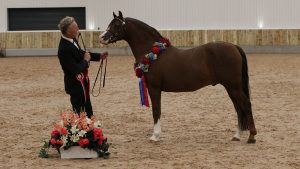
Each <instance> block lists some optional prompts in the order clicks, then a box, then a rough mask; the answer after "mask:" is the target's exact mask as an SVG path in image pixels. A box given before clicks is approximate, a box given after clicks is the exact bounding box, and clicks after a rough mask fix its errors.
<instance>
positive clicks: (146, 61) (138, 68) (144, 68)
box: [135, 38, 171, 78]
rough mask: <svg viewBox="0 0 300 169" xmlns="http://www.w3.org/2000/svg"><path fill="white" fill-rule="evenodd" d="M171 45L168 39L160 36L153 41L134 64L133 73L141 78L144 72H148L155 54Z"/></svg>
mask: <svg viewBox="0 0 300 169" xmlns="http://www.w3.org/2000/svg"><path fill="white" fill-rule="evenodd" d="M170 45H171V43H170V41H169V40H168V39H166V38H160V40H159V41H158V42H155V43H154V44H153V45H152V47H151V51H150V52H149V53H147V54H146V55H144V56H143V58H142V61H141V63H138V64H137V65H135V74H136V76H137V77H138V78H141V77H142V76H143V74H144V72H148V69H149V67H150V65H151V63H152V62H153V61H154V60H156V59H157V56H158V55H159V54H160V53H161V52H162V51H164V50H165V49H166V48H167V47H169V46H170Z"/></svg>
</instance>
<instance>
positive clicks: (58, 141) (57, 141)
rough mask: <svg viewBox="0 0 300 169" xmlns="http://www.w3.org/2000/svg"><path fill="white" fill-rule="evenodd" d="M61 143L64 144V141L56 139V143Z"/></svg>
mask: <svg viewBox="0 0 300 169" xmlns="http://www.w3.org/2000/svg"><path fill="white" fill-rule="evenodd" d="M63 144H64V142H63V141H62V140H56V145H59V146H61V145H63Z"/></svg>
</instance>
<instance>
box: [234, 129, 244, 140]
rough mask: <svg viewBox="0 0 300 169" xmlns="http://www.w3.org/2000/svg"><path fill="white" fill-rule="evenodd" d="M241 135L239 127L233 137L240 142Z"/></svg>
mask: <svg viewBox="0 0 300 169" xmlns="http://www.w3.org/2000/svg"><path fill="white" fill-rule="evenodd" d="M241 134H242V131H241V130H240V128H239V127H237V130H236V132H235V134H234V136H233V138H235V139H237V140H240V139H241Z"/></svg>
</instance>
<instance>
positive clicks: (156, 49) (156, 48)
mask: <svg viewBox="0 0 300 169" xmlns="http://www.w3.org/2000/svg"><path fill="white" fill-rule="evenodd" d="M152 53H154V54H158V53H159V47H157V46H153V47H152Z"/></svg>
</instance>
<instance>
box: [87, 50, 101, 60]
mask: <svg viewBox="0 0 300 169" xmlns="http://www.w3.org/2000/svg"><path fill="white" fill-rule="evenodd" d="M90 55H91V61H99V60H100V58H101V54H100V53H91V52H90Z"/></svg>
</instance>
